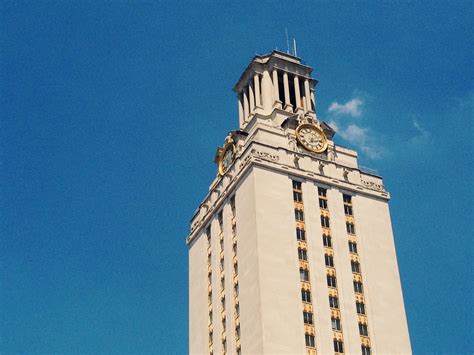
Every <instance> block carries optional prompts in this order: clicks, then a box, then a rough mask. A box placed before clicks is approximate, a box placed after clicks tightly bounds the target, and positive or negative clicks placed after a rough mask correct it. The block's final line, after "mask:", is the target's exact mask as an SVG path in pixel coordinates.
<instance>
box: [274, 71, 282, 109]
mask: <svg viewBox="0 0 474 355" xmlns="http://www.w3.org/2000/svg"><path fill="white" fill-rule="evenodd" d="M272 75H273V96H274V98H273V105H275V107H277V108H281V104H282V102H281V101H280V91H279V87H278V70H276V69H273V73H272Z"/></svg>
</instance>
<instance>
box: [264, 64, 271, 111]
mask: <svg viewBox="0 0 474 355" xmlns="http://www.w3.org/2000/svg"><path fill="white" fill-rule="evenodd" d="M272 89H273V88H272V78H271V77H270V73H269V72H268V70H265V71H264V72H263V76H262V101H263V103H262V104H263V109H264V110H265V112H266V113H267V114H268V113H270V111H271V109H272V105H273V102H272Z"/></svg>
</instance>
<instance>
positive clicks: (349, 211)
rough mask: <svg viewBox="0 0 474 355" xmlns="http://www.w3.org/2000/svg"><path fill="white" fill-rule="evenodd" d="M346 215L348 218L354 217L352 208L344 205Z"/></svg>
mask: <svg viewBox="0 0 474 355" xmlns="http://www.w3.org/2000/svg"><path fill="white" fill-rule="evenodd" d="M344 213H345V214H346V215H348V216H352V206H349V205H344Z"/></svg>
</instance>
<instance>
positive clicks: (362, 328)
mask: <svg viewBox="0 0 474 355" xmlns="http://www.w3.org/2000/svg"><path fill="white" fill-rule="evenodd" d="M359 334H360V335H363V336H368V335H369V330H368V329H367V324H363V323H359Z"/></svg>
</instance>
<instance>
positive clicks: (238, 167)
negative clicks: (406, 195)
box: [186, 141, 390, 245]
mask: <svg viewBox="0 0 474 355" xmlns="http://www.w3.org/2000/svg"><path fill="white" fill-rule="evenodd" d="M282 154H284V155H286V157H288V156H289V155H292V156H293V157H294V160H293V161H294V162H295V164H296V162H297V161H298V160H299V159H303V158H308V157H309V158H310V159H311V162H312V163H314V164H315V165H314V166H315V167H316V166H318V167H319V169H320V170H321V169H324V168H325V167H326V166H327V165H330V164H332V165H334V166H335V168H336V169H342V176H343V178H342V179H340V178H336V177H334V176H326V175H323V174H321V173H318V172H316V171H317V169H315V170H313V171H310V170H305V169H302V168H300V167H296V166H295V165H294V164H293V165H290V164H288V163H284V162H282V159H281V155H282ZM316 164H317V165H316ZM253 166H258V167H263V168H267V169H268V168H269V169H272V170H274V171H277V172H280V173H284V174H290V175H293V176H297V177H300V178H304V179H308V180H312V181H315V180H317V181H319V182H321V183H323V184H326V185H329V186H335V187H338V188H341V189H345V190H348V191H354V192H357V193H359V194H364V195H369V196H371V197H373V198H378V199H383V200H389V199H390V194H389V193H388V192H386V191H385V190H384V187H383V184H382V182H381V180H380V183H379V182H377V181H370V175H367V174H364V172H361V171H360V169H356V168H349V167H346V166H343V165H341V164H338V163H336V162H335V161H330V160H327V159H325V158H323V157H317V156H315V155H310V154H307V153H301V152H296V151H292V150H289V149H287V148H283V147H273V146H270V145H268V144H265V143H261V142H258V141H250V143H249V144H248V145H246V146H244V147H243V151H241V152H240V153H239V154H238V156H237V158H236V159H235V160H234V162H233V164H232V166H231V167H230V169H229V171H228V172H227V173H226V174H225V175H223V176H222V177H220V179H219V181H217V182H216V183H215V185H214V188H213V189H211V190H210V191H209V193H208V194H207V196H206V198H205V199H204V201H203V202H202V203H201V205H200V207H199V209H198V211H196V213H195V214H194V216H193V220H192V221H191V230H190V233H189V236H188V238H187V239H186V243H187V244H188V245H189V244H190V243H192V241H193V239H194V238H195V237H196V235H197V233H198V232H199V230H200V229H201V227H202V226H203V225H206V224H207V223H209V220H210V218H211V217H212V215H213V212H214V211H215V210H218V209H219V208H220V206H221V205H222V203H223V202H224V201H225V199H226V198H227V197H228V196H229V194H230V192H231V191H232V190H233V189H234V188H235V186H236V184H237V183H238V182H239V181H240V179H241V178H242V177H243V176H245V174H246V173H247V171H248V170H249V169H251V168H252V167H253ZM350 172H356V173H358V174H360V178H361V184H355V183H353V182H350V181H348V180H345V179H344V177H347V175H348V174H349V173H350ZM363 177H369V179H365V180H364V179H363ZM213 194H217V197H216V199H215V200H213V198H212V197H213ZM211 200H213V201H211ZM201 213H202V215H201Z"/></svg>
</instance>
